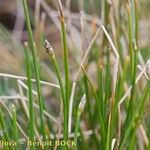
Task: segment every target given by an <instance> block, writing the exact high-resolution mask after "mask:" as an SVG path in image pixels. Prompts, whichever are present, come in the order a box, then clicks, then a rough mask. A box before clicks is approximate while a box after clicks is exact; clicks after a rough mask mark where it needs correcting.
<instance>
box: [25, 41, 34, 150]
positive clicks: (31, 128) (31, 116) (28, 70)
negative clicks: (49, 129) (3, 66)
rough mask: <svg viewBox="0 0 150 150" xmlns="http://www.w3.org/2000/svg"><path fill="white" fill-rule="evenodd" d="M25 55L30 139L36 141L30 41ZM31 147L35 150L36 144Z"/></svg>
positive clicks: (26, 44) (26, 46)
mask: <svg viewBox="0 0 150 150" xmlns="http://www.w3.org/2000/svg"><path fill="white" fill-rule="evenodd" d="M25 55H26V60H25V63H26V74H27V78H28V80H27V85H28V89H29V90H28V98H29V139H30V140H31V141H32V142H34V134H35V133H34V108H33V97H32V81H31V77H32V71H31V67H32V61H31V58H30V53H29V47H28V43H27V42H26V43H25ZM30 148H31V149H32V150H33V149H34V146H33V145H31V146H30Z"/></svg>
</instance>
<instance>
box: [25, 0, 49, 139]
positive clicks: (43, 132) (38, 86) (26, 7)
mask: <svg viewBox="0 0 150 150" xmlns="http://www.w3.org/2000/svg"><path fill="white" fill-rule="evenodd" d="M23 6H24V13H25V20H26V25H27V29H28V36H29V42H30V46H31V52H32V57H33V65H34V69H35V76H36V81H37V82H36V83H37V84H36V86H37V93H38V100H39V107H40V119H41V130H42V135H43V140H44V141H45V140H46V133H45V126H44V116H43V99H42V93H41V85H40V75H39V64H38V60H37V56H36V48H35V42H34V39H33V33H32V29H31V24H30V19H29V12H28V6H27V1H26V0H23Z"/></svg>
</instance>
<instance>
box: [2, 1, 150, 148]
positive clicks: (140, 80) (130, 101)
mask: <svg viewBox="0 0 150 150" xmlns="http://www.w3.org/2000/svg"><path fill="white" fill-rule="evenodd" d="M74 2H77V1H75V0H72V1H71V0H67V1H66V4H65V3H62V2H61V0H57V1H54V0H52V1H51V3H50V4H48V3H47V1H45V0H43V1H35V4H36V7H35V21H34V19H32V18H34V17H33V16H34V13H33V11H32V9H29V7H28V6H29V3H28V1H27V0H22V5H23V12H24V18H25V30H27V33H28V34H27V35H28V36H27V39H26V42H24V44H20V45H23V46H22V47H21V46H20V45H19V46H18V47H19V48H20V51H21V48H22V53H23V58H24V59H23V61H22V62H23V65H22V66H21V70H23V72H25V74H26V75H25V76H19V75H15V73H14V74H8V73H0V94H1V95H0V149H1V148H2V149H4V150H5V149H6V150H11V149H16V150H19V149H31V150H33V149H42V150H43V149H44V150H45V149H48V150H49V149H55V150H56V149H65V150H68V149H73V150H74V149H75V150H77V149H86V150H89V149H96V150H124V149H129V150H133V149H137V150H138V149H139V150H143V149H145V150H149V149H150V128H149V126H150V123H149V122H150V119H149V115H150V111H149V107H150V103H149V101H148V100H149V99H150V60H149V59H148V57H149V56H148V55H149V53H148V52H145V51H148V49H146V48H145V49H144V48H143V47H142V46H141V45H142V44H141V41H140V40H141V39H140V36H139V35H140V34H139V33H140V30H139V26H140V17H141V15H140V13H139V8H140V7H139V4H140V2H139V1H138V0H128V1H116V2H114V1H105V0H103V1H98V0H93V1H80V0H78V6H76V7H79V9H81V10H82V12H81V13H78V12H76V13H75V12H72V10H74V9H75V8H76V7H75V8H72V6H71V4H74ZM94 5H95V7H93V6H94ZM98 6H100V7H101V9H100V10H101V13H100V17H99V14H98V12H100V11H99V10H97V9H98ZM40 7H41V8H40ZM94 8H95V10H94ZM41 10H42V11H43V10H44V11H45V12H42V13H40V12H41ZM75 10H76V11H77V9H75ZM93 12H94V13H97V14H95V15H91V14H93ZM40 14H41V16H40ZM46 14H47V16H46ZM96 16H97V17H96ZM49 18H50V22H49V20H48V19H49ZM100 18H101V19H100ZM52 23H53V24H54V26H53V25H52ZM44 25H45V26H48V27H45V26H44ZM34 27H35V28H34ZM1 29H2V30H4V27H1V26H0V46H1V44H4V42H3V43H1V40H2V39H1V35H2V37H3V39H5V40H6V39H7V36H8V35H9V33H8V32H7V31H5V32H6V33H7V34H6V33H5V32H4V31H1ZM53 30H54V32H53ZM55 32H57V33H58V32H59V33H60V34H57V33H56V34H57V36H58V37H59V38H58V39H57V43H56V45H55V44H54V42H53V41H52V40H51V38H53V36H51V37H50V38H49V33H50V35H52V34H55ZM59 35H60V36H59ZM10 37H11V36H10ZM10 37H9V43H11V42H10V41H12V43H13V44H15V46H16V47H17V44H16V43H15V38H14V37H13V38H12V39H11V38H10ZM20 43H21V42H20ZM60 45H61V46H60ZM23 49H24V51H23ZM143 49H144V51H143ZM145 53H146V54H145ZM12 55H13V56H14V54H13V52H12ZM7 56H10V54H9V53H8V54H6V55H5V57H4V58H7ZM11 59H12V62H15V60H14V59H13V57H11ZM0 63H1V61H0ZM34 78H35V79H34ZM8 79H9V80H8ZM50 81H51V82H52V83H51V82H50ZM12 89H13V90H12ZM14 91H15V92H14ZM16 93H17V94H16ZM13 142H16V144H15V145H11V143H13ZM8 143H9V144H8ZM7 144H8V145H7Z"/></svg>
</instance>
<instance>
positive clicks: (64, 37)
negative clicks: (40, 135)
mask: <svg viewBox="0 0 150 150" xmlns="http://www.w3.org/2000/svg"><path fill="white" fill-rule="evenodd" d="M59 9H60V21H61V39H62V44H63V49H64V67H65V101H66V109H67V114H66V121H67V122H68V114H69V113H68V112H69V96H70V78H69V62H68V48H67V34H66V24H65V18H64V14H63V10H62V6H61V1H59ZM67 138H68V124H67V126H66V129H65V135H64V140H65V141H66V140H67Z"/></svg>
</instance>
